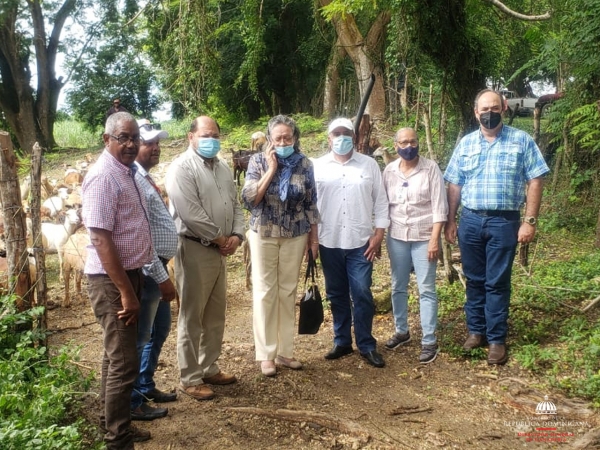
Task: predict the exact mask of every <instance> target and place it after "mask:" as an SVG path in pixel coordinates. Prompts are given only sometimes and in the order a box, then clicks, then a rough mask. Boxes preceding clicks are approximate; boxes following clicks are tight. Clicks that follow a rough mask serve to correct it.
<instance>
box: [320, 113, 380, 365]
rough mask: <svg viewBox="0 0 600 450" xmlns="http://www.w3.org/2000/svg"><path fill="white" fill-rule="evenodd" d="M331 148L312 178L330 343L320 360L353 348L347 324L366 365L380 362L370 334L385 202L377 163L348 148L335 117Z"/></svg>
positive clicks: (347, 131)
mask: <svg viewBox="0 0 600 450" xmlns="http://www.w3.org/2000/svg"><path fill="white" fill-rule="evenodd" d="M328 142H329V148H330V150H331V152H329V153H328V154H327V155H325V156H322V157H321V158H318V159H317V160H316V161H314V170H315V181H316V183H317V204H318V210H319V213H320V215H321V222H320V224H319V244H320V245H319V254H320V258H321V263H322V265H323V273H324V275H325V290H326V292H327V298H329V300H330V301H331V313H332V315H333V330H334V341H333V343H334V345H333V348H332V349H331V351H330V352H329V353H327V354H326V355H325V359H338V358H341V357H342V356H345V355H348V354H350V353H352V352H353V349H352V332H351V327H352V324H353V323H354V336H355V338H356V346H357V347H358V350H359V352H360V355H361V356H362V357H363V358H364V359H365V360H366V361H367V362H368V363H369V364H371V365H372V366H374V367H383V366H385V362H384V360H383V358H382V357H381V355H380V354H379V353H378V352H377V341H376V340H375V338H374V337H373V334H372V328H373V316H374V314H375V305H374V303H373V295H372V293H371V282H372V273H373V260H374V259H375V257H376V256H377V255H378V254H379V252H380V250H381V241H382V240H383V235H384V233H385V229H386V228H387V227H388V226H389V224H390V220H389V213H388V201H387V196H386V193H385V188H384V186H383V179H382V176H381V171H380V169H379V166H378V165H377V163H376V162H375V160H374V159H373V158H370V157H368V156H365V155H363V154H360V153H358V152H356V151H355V150H354V145H355V136H354V126H353V125H352V122H351V121H350V120H349V119H345V118H339V119H335V120H334V121H333V122H331V124H330V125H329V128H328Z"/></svg>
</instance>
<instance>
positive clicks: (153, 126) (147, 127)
mask: <svg viewBox="0 0 600 450" xmlns="http://www.w3.org/2000/svg"><path fill="white" fill-rule="evenodd" d="M140 129H141V130H146V131H152V130H160V124H158V123H145V124H143V125H140Z"/></svg>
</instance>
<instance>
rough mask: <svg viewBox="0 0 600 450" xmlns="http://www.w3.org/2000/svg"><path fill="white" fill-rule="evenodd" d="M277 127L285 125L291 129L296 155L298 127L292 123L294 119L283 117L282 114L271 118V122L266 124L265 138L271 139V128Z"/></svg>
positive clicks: (298, 143) (298, 142)
mask: <svg viewBox="0 0 600 450" xmlns="http://www.w3.org/2000/svg"><path fill="white" fill-rule="evenodd" d="M277 125H287V126H288V127H290V128H291V129H292V134H293V136H294V151H295V152H296V153H297V152H299V151H300V129H299V128H298V125H296V122H294V119H292V118H291V117H288V116H284V115H283V114H279V115H277V116H275V117H273V118H271V120H269V123H268V124H267V133H266V134H267V138H270V137H271V131H272V130H273V128H275V127H276V126H277Z"/></svg>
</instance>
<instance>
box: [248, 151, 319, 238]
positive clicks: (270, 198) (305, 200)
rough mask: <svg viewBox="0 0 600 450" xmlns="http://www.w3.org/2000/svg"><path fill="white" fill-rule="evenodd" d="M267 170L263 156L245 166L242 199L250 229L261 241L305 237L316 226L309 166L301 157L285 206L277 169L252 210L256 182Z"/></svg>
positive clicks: (293, 174)
mask: <svg viewBox="0 0 600 450" xmlns="http://www.w3.org/2000/svg"><path fill="white" fill-rule="evenodd" d="M268 168H269V163H268V161H267V159H266V158H265V154H264V153H262V152H261V153H257V154H256V155H253V156H252V158H251V159H250V162H249V164H248V172H247V173H246V181H245V183H244V189H243V190H242V198H243V200H244V203H245V206H246V208H247V209H248V210H250V213H251V217H250V229H251V230H253V231H256V232H258V233H259V234H260V235H261V236H263V237H285V238H291V237H297V236H301V235H303V234H306V233H308V232H309V231H310V226H311V225H312V224H317V223H319V211H318V210H317V189H316V187H315V176H314V172H313V165H312V162H311V161H310V160H309V159H308V158H306V157H303V158H302V160H301V161H300V162H299V163H298V164H297V165H296V167H294V169H293V171H292V177H291V179H290V186H289V190H288V197H287V199H286V200H285V201H284V202H282V201H281V199H280V198H279V179H280V177H281V166H279V167H278V168H277V172H276V173H275V176H273V179H272V180H271V184H269V186H268V188H267V192H266V193H265V196H264V197H263V199H262V200H261V201H260V203H259V204H258V205H256V206H254V199H255V198H256V195H257V191H258V182H259V181H260V179H261V178H262V177H263V175H264V174H265V172H266V171H267V169H268Z"/></svg>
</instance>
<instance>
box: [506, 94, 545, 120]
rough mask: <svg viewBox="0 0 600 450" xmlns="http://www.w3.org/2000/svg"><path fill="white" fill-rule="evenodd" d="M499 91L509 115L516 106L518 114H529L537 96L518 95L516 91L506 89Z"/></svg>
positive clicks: (531, 112) (533, 107)
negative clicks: (506, 105) (506, 104)
mask: <svg viewBox="0 0 600 450" xmlns="http://www.w3.org/2000/svg"><path fill="white" fill-rule="evenodd" d="M500 93H501V94H502V95H503V96H504V98H505V99H506V102H507V103H508V113H509V114H510V115H512V113H513V111H514V110H515V109H517V107H518V109H517V115H519V116H530V115H532V114H533V110H534V109H535V104H536V103H537V101H538V99H537V97H518V96H517V94H516V92H514V91H507V90H503V91H500Z"/></svg>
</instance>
